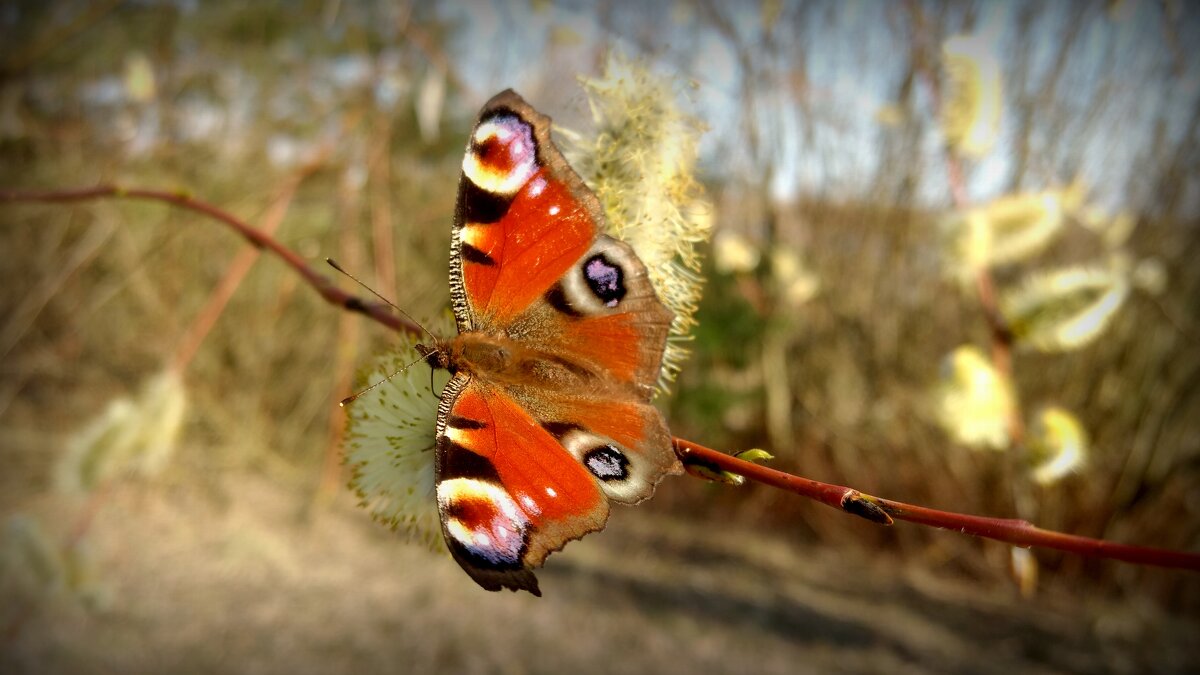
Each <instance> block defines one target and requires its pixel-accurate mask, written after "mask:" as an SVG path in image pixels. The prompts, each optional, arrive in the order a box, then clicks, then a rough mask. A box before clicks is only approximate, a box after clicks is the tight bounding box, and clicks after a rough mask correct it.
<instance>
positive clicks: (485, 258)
mask: <svg viewBox="0 0 1200 675" xmlns="http://www.w3.org/2000/svg"><path fill="white" fill-rule="evenodd" d="M459 255H461V256H462V259H463V260H466V261H467V262H471V263H475V264H476V265H487V266H488V267H494V266H495V265H496V261H495V260H494V259H493V258H492V256H490V255H488V254H486V253H484V252H483V251H480V250H479V249H477V248H475V247H474V246H472V245H470V244H468V243H465V242H464V243H463V245H462V248H461V249H459Z"/></svg>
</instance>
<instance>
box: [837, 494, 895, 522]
mask: <svg viewBox="0 0 1200 675" xmlns="http://www.w3.org/2000/svg"><path fill="white" fill-rule="evenodd" d="M842 510H843V511H845V512H846V513H851V514H854V515H856V516H858V517H859V518H866V519H867V520H869V521H871V522H872V523H875V524H877V525H891V524H893V522H895V521H893V520H892V517H891V516H890V515H888V512H887V507H886V506H884V504H883V503H882V502H880V501H879V498H878V497H872V496H871V495H865V494H863V493H861V492H859V491H858V490H849V491H847V492H846V494H845V495H844V496H843V497H842Z"/></svg>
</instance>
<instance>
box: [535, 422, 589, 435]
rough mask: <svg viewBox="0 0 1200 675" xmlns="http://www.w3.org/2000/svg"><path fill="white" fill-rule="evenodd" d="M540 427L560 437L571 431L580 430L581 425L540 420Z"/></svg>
mask: <svg viewBox="0 0 1200 675" xmlns="http://www.w3.org/2000/svg"><path fill="white" fill-rule="evenodd" d="M542 428H543V429H545V430H546V431H549V432H550V435H551V436H553V437H555V438H558V439H561V438H562V437H563V436H565V435H567V433H568V432H571V431H580V430H582V429H583V427H581V426H579V425H578V424H575V423H573V422H542Z"/></svg>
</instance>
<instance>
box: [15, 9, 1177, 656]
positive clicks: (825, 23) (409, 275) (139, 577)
mask: <svg viewBox="0 0 1200 675" xmlns="http://www.w3.org/2000/svg"><path fill="white" fill-rule="evenodd" d="M647 5H653V6H647ZM1196 44H1200V12H1198V11H1197V9H1196V7H1195V6H1193V5H1191V4H1189V3H1185V2H1180V1H1172V0H1164V1H1161V2H1156V1H1150V0H1144V1H1140V2H1139V1H1133V0H1129V1H1120V0H1117V1H1112V2H1106V3H1067V2H1064V3H1038V2H1015V3H994V4H993V3H986V2H985V3H948V2H911V3H871V2H855V3H834V2H795V1H787V0H781V1H766V2H762V3H758V4H756V3H750V2H744V3H723V2H715V1H708V0H698V1H692V0H679V1H677V2H666V3H657V4H654V3H608V4H601V5H598V6H592V4H591V3H582V2H562V3H559V2H552V1H539V0H531V1H529V2H523V1H520V0H514V1H511V2H508V1H501V0H496V1H494V2H485V1H480V2H465V1H463V2H444V3H437V4H436V5H434V4H432V3H430V4H428V5H426V3H409V2H398V3H378V4H376V3H360V2H351V1H349V0H340V1H339V0H297V1H295V2H257V3H237V2H224V1H214V2H194V1H189V0H139V1H126V2H119V1H101V2H34V1H21V0H10V1H5V2H3V3H0V45H2V46H0V156H2V161H0V189H2V190H14V189H25V190H35V189H37V190H47V189H63V188H76V187H85V186H90V185H95V184H101V183H115V184H119V185H121V186H126V187H135V186H136V187H147V188H157V189H165V190H182V191H185V192H187V193H189V194H192V195H194V196H196V197H198V198H200V199H203V200H205V201H208V202H210V203H212V204H215V205H217V206H219V207H221V208H223V209H226V210H228V211H229V212H231V213H233V214H235V215H237V216H238V217H240V218H243V219H245V220H246V221H248V222H250V223H252V224H254V225H255V226H256V227H260V228H262V229H264V230H268V231H272V232H274V234H275V236H276V237H277V238H278V239H279V240H280V241H281V242H282V243H284V244H285V245H287V246H289V247H291V248H293V249H295V250H297V251H298V252H300V253H301V254H302V255H303V256H305V257H306V258H308V259H310V260H312V261H314V265H316V264H318V261H320V260H321V259H322V258H323V257H326V256H330V257H333V258H336V259H337V260H338V261H339V262H340V263H341V264H342V265H343V266H344V267H346V268H347V269H349V270H351V271H354V272H355V273H356V274H357V275H358V276H360V277H361V278H363V279H364V280H365V281H367V282H368V283H369V284H371V286H372V287H373V288H375V289H376V290H378V291H379V292H380V293H382V294H383V295H384V296H387V297H389V298H392V299H393V300H394V301H395V302H396V303H397V304H398V305H400V306H401V307H403V308H405V309H406V310H407V311H408V312H410V313H411V314H413V315H414V316H415V317H417V318H418V319H420V320H422V321H431V322H438V321H441V320H444V314H443V312H444V310H445V307H446V305H447V303H448V298H449V291H448V288H447V281H446V263H445V260H446V255H447V251H448V246H449V236H450V224H451V222H452V217H453V204H454V198H455V190H456V188H457V183H458V176H459V166H460V163H461V158H462V149H463V145H464V139H465V138H466V134H467V133H468V131H469V129H470V126H471V124H472V123H473V121H474V118H475V115H476V113H477V111H478V109H479V106H481V105H482V104H483V103H484V102H485V101H486V100H487V99H488V98H489V97H490V96H491V95H492V94H494V93H496V92H498V91H500V90H501V89H504V88H506V87H513V88H515V89H517V90H518V91H519V92H520V93H521V94H522V95H523V96H524V97H525V98H526V99H527V100H529V101H530V102H531V103H532V104H533V105H534V106H536V107H537V108H538V109H539V110H541V111H543V112H545V113H547V114H549V115H551V116H553V117H554V119H555V122H556V123H557V124H559V125H561V126H562V127H563V128H564V129H566V130H568V131H575V132H578V133H580V134H584V135H586V134H588V133H596V131H595V120H593V117H592V114H591V110H592V107H591V105H590V103H589V98H588V92H587V91H586V90H585V88H584V87H583V86H582V85H581V83H580V78H581V77H583V78H592V79H595V78H601V77H603V76H604V73H605V71H606V67H607V65H608V64H609V63H610V62H611V61H610V59H611V57H612V56H613V55H614V54H620V55H623V57H624V58H626V59H628V60H629V61H630V62H633V63H635V64H638V65H637V67H639V68H644V69H645V70H646V71H647V72H649V73H652V74H653V75H654V77H658V78H662V81H663V82H665V83H668V84H667V85H664V91H667V90H669V92H670V96H671V97H672V99H673V100H675V102H676V104H677V105H678V106H679V109H680V110H683V111H686V113H687V114H688V115H691V116H693V117H694V118H695V119H696V120H698V121H699V122H701V123H703V125H706V126H707V132H706V133H703V135H699V131H697V132H696V133H697V135H696V138H695V139H693V140H695V141H696V142H698V146H697V149H698V155H697V158H696V159H697V161H696V164H695V166H694V168H692V169H691V170H692V171H693V172H694V177H695V179H696V180H697V181H699V182H700V183H701V184H702V185H703V187H704V189H705V191H706V194H707V204H706V205H705V206H704V208H703V209H701V211H702V213H703V218H704V219H705V222H706V223H707V224H708V225H709V226H711V228H712V241H711V242H709V243H704V244H702V245H701V246H700V252H701V253H702V254H703V256H704V262H703V264H702V267H700V269H699V272H698V273H699V275H700V276H701V277H702V279H703V283H704V288H705V292H704V297H703V300H702V301H701V302H700V305H699V308H698V311H697V313H696V319H697V322H698V325H697V326H696V327H695V328H694V329H693V330H692V331H691V335H692V338H691V340H690V341H689V342H686V343H685V346H686V347H687V349H689V350H690V352H691V355H690V357H689V358H688V360H687V361H686V362H684V364H683V366H682V370H681V372H680V373H679V375H678V378H677V379H676V381H675V382H674V383H673V384H672V385H671V387H670V388H671V395H670V396H669V397H662V398H661V399H660V400H661V402H662V405H663V407H664V409H665V411H666V412H667V418H668V420H669V423H670V424H671V427H672V431H673V433H675V434H676V435H678V436H681V437H683V438H687V439H691V440H694V441H697V442H699V443H703V444H705V445H708V446H710V447H714V448H720V449H724V450H729V451H740V450H744V449H748V448H762V449H765V450H767V451H769V452H770V453H772V454H773V455H774V456H775V458H776V459H775V460H774V461H773V462H772V465H773V466H776V467H777V468H780V469H783V470H786V471H790V472H793V473H797V474H800V475H804V476H808V477H811V478H814V479H817V480H823V481H828V482H834V483H840V484H846V485H851V486H853V487H856V488H858V489H860V490H863V491H866V492H869V493H872V494H876V495H880V496H885V497H889V498H893V499H899V500H903V501H907V502H911V503H917V504H922V505H927V506H933V507H937V508H944V509H949V510H955V511H962V512H968V513H977V514H986V515H993V516H1005V517H1022V518H1027V519H1030V520H1033V521H1035V522H1036V523H1038V524H1039V525H1042V526H1044V527H1048V528H1053V529H1060V530H1065V531H1068V532H1072V533H1077V534H1082V535H1087V536H1092V537H1103V538H1107V539H1113V540H1118V541H1123V542H1128V543H1137V544H1144V545H1154V546H1164V547H1172V548H1177V549H1184V550H1192V551H1195V550H1197V549H1198V548H1200V350H1198V349H1197V348H1196V346H1197V344H1198V343H1200V312H1198V308H1200V267H1197V266H1196V265H1195V264H1194V261H1195V260H1197V259H1200V230H1198V228H1200V166H1198V165H1200V129H1198V125H1200V63H1198V59H1197V57H1196V53H1197V52H1196V50H1195V48H1194V45H1196ZM1188 45H1193V47H1189V46H1188ZM585 173H586V172H585ZM0 225H2V227H0V245H2V247H3V252H4V255H3V259H2V260H3V262H2V263H0V278H2V284H0V466H3V467H4V468H3V469H2V470H0V515H2V516H3V519H4V523H3V527H4V530H3V533H2V535H0V536H2V537H3V539H2V542H3V543H2V547H3V548H0V574H3V576H2V577H0V593H2V594H3V595H2V596H0V622H2V623H0V669H2V670H5V671H6V672H33V671H39V672H110V671H118V672H142V671H155V672H161V671H165V670H169V671H174V672H192V671H196V672H201V671H203V672H211V671H221V672H297V671H299V672H307V671H309V670H312V671H319V672H334V671H340V670H351V669H353V670H356V671H383V670H387V671H404V670H415V671H423V672H426V671H449V672H559V671H562V670H564V669H568V668H570V669H576V670H582V671H585V672H587V671H593V670H604V671H608V670H620V671H634V672H636V671H649V670H655V671H660V672H674V671H676V670H682V669H688V670H695V669H697V668H703V669H706V670H714V671H744V670H746V669H749V668H753V669H755V670H758V671H761V672H798V671H799V672H803V671H807V670H812V671H817V672H831V671H837V672H843V671H849V672H877V671H885V670H886V671H888V672H899V671H913V672H927V671H956V672H957V671H971V672H993V671H995V672H1000V671H1004V672H1012V671H1013V670H1014V669H1021V670H1029V671H1036V672H1043V671H1046V672H1053V671H1069V672H1146V671H1158V672H1174V671H1178V672H1184V671H1189V670H1190V671H1191V672H1195V669H1196V668H1198V667H1200V655H1198V653H1197V651H1196V649H1195V647H1194V637H1195V635H1196V634H1197V633H1196V631H1197V629H1198V628H1200V625H1198V621H1200V583H1198V578H1197V576H1196V575H1195V574H1194V573H1190V574H1189V573H1183V572H1170V571H1163V570H1155V569H1148V568H1138V567H1134V566H1130V565H1122V564H1116V563H1109V562H1103V561H1096V560H1090V559H1084V558H1079V557H1075V556H1067V555H1060V554H1056V553H1053V552H1046V551H1035V552H1027V551H1022V550H1014V549H1012V548H1011V547H1007V546H1003V545H1000V544H997V543H991V542H982V541H979V540H975V539H969V538H965V537H962V536H958V535H955V534H953V533H946V532H939V531H933V530H926V529H923V528H918V527H915V526H909V525H904V524H900V525H897V526H896V527H892V528H880V527H877V526H875V525H872V524H869V523H867V522H865V521H861V520H858V519H854V518H849V517H847V516H845V515H842V514H838V513H836V512H833V511H830V510H829V509H826V508H824V507H821V506H818V505H815V504H812V503H808V502H806V501H805V500H803V499H800V498H798V497H795V496H792V495H789V494H784V493H781V492H778V491H774V490H770V489H765V488H761V487H757V486H753V485H749V486H743V487H731V486H726V485H721V484H714V483H705V482H702V481H699V480H694V479H691V478H678V479H674V480H671V481H668V482H667V483H664V484H663V485H662V486H661V487H660V489H659V492H658V495H657V496H656V497H655V499H654V500H653V501H651V502H649V503H646V504H643V505H640V506H638V507H637V508H636V509H615V510H614V513H613V517H612V520H611V523H610V526H609V529H608V530H606V531H605V532H603V533H600V534H597V535H593V536H590V537H588V538H587V539H585V540H583V541H581V542H578V543H574V544H572V545H570V546H569V547H567V549H566V550H565V551H564V552H562V553H559V554H556V555H554V556H552V557H551V558H550V560H549V562H548V564H547V566H546V568H545V570H544V571H543V572H541V573H540V574H539V577H540V578H541V580H542V590H543V592H544V594H545V597H544V598H542V599H540V600H539V599H535V598H532V597H529V596H527V595H524V594H522V595H513V594H509V593H503V594H489V593H486V592H483V591H481V590H480V589H478V588H477V587H476V586H475V585H474V584H473V583H472V582H471V581H470V580H469V579H468V578H467V577H466V576H465V575H464V574H462V572H461V571H460V570H459V568H458V566H457V565H456V564H455V563H454V562H453V561H452V560H451V559H450V558H449V557H448V556H445V555H444V554H440V553H435V552H430V551H428V550H427V549H426V548H424V547H422V546H419V545H414V544H411V543H407V542H406V541H404V537H402V536H400V535H398V534H395V533H392V532H391V531H389V530H388V529H387V528H386V527H384V526H382V525H380V524H378V523H375V522H373V521H372V520H371V516H370V514H368V513H367V512H366V511H364V510H362V509H359V508H356V502H357V501H358V500H357V499H356V497H355V495H354V494H353V492H352V491H351V490H349V489H347V488H346V483H347V481H348V480H349V476H350V473H349V470H348V469H347V468H346V467H345V466H343V465H342V463H341V454H340V453H341V450H340V448H341V444H342V435H343V428H344V424H345V420H344V419H343V417H342V412H341V410H340V409H339V408H338V407H337V405H336V403H337V401H338V400H339V399H341V398H342V397H344V396H346V395H347V394H348V393H350V392H351V391H353V390H354V388H355V386H356V381H355V377H356V376H355V373H356V371H357V370H358V369H359V368H361V367H362V366H363V364H365V363H367V362H368V361H369V360H370V359H371V358H372V356H373V355H375V354H377V353H380V352H383V351H386V350H387V349H388V347H389V345H391V344H394V342H395V336H394V335H392V334H390V333H389V332H388V331H387V330H385V329H383V328H382V327H380V326H378V325H376V324H374V323H371V322H369V321H365V320H364V319H363V318H362V317H361V316H357V315H351V314H349V313H347V312H339V311H338V310H337V309H335V308H333V307H331V306H330V305H328V304H325V303H324V302H322V301H321V299H320V298H319V297H318V296H317V294H316V293H314V292H313V291H312V289H311V288H309V287H308V286H306V285H305V284H304V283H303V282H302V281H301V280H300V279H299V277H298V276H297V275H296V274H295V273H294V272H292V271H290V270H289V269H287V268H286V267H284V266H283V265H282V264H280V262H279V261H278V260H276V259H274V258H267V259H261V260H258V259H256V258H255V256H254V252H253V251H251V250H250V249H249V247H248V246H247V245H246V244H245V243H244V242H243V241H242V240H241V239H240V238H238V237H237V236H235V235H234V234H233V233H232V232H230V231H229V230H228V228H225V227H224V226H222V225H220V224H219V223H216V222H215V221H212V220H211V219H207V218H205V217H203V216H201V215H197V214H194V213H191V212H186V211H184V210H181V209H172V208H168V207H166V206H164V205H162V204H157V203H147V202H133V201H125V200H100V201H90V202H84V203H72V204H38V205H29V204H12V203H4V204H0ZM342 281H344V280H339V283H341V282H342ZM353 292H359V291H353Z"/></svg>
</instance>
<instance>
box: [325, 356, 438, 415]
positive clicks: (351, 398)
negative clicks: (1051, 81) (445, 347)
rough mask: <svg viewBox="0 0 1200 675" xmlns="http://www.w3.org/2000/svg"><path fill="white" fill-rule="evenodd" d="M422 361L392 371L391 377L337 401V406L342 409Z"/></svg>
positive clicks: (420, 358)
mask: <svg viewBox="0 0 1200 675" xmlns="http://www.w3.org/2000/svg"><path fill="white" fill-rule="evenodd" d="M424 360H425V357H424V356H421V357H418V358H417V360H416V361H413V362H412V363H410V364H408V365H406V366H404V367H403V368H399V369H397V370H395V371H393V372H392V374H391V375H388V376H387V377H385V378H383V379H382V380H380V381H378V382H376V383H375V384H373V385H371V386H369V387H367V388H366V389H363V390H362V391H360V392H357V393H354V394H351V395H349V396H347V397H346V398H344V399H342V400H341V401H338V405H340V406H342V407H343V408H344V407H346V406H347V405H349V404H351V403H354V402H355V401H356V400H358V397H360V396H362V395H363V394H365V393H367V392H368V391H371V390H372V389H374V388H375V387H378V386H379V385H381V384H383V383H384V382H387V381H388V380H390V379H392V378H393V377H395V376H397V375H399V374H400V373H403V372H404V371H406V370H408V369H409V368H412V367H413V366H415V365H417V364H418V363H420V362H421V361H424ZM432 371H433V369H432V368H431V369H430V372H432ZM432 381H433V380H432V379H431V380H430V382H432Z"/></svg>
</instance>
